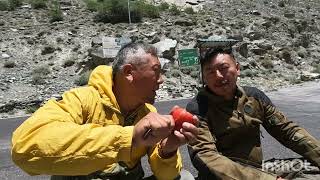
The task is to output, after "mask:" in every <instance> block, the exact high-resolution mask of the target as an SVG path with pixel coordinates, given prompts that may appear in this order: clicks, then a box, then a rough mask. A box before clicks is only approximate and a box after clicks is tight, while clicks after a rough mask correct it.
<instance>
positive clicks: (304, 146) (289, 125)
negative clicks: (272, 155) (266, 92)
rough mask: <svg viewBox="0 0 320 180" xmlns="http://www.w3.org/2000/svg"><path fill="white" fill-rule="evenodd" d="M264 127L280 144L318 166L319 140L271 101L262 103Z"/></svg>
mask: <svg viewBox="0 0 320 180" xmlns="http://www.w3.org/2000/svg"><path fill="white" fill-rule="evenodd" d="M263 106H264V111H265V119H264V121H263V126H264V128H265V129H266V130H267V131H268V132H269V133H270V134H271V135H272V136H273V137H274V138H275V139H277V140H278V141H279V142H280V143H281V144H283V145H284V146H286V147H287V148H289V149H291V150H293V151H294V152H296V153H298V154H300V155H302V156H303V157H305V158H306V159H308V160H309V161H310V162H312V163H313V164H314V165H315V166H318V167H320V142H319V141H318V140H316V139H315V138H314V137H313V136H312V135H310V134H309V133H308V132H307V131H306V130H305V129H303V128H301V127H300V126H298V125H297V124H296V123H294V122H292V121H289V120H288V119H287V118H286V117H285V115H284V114H283V113H282V112H280V111H279V110H278V109H277V108H276V107H275V106H274V105H272V103H264V104H263Z"/></svg>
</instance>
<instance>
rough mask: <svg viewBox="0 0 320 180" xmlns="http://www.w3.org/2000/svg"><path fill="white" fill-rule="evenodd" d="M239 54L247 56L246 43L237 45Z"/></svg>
mask: <svg viewBox="0 0 320 180" xmlns="http://www.w3.org/2000/svg"><path fill="white" fill-rule="evenodd" d="M239 54H240V55H241V56H243V57H245V58H247V57H248V43H242V44H241V45H240V46H239Z"/></svg>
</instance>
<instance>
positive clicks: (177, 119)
mask: <svg viewBox="0 0 320 180" xmlns="http://www.w3.org/2000/svg"><path fill="white" fill-rule="evenodd" d="M170 114H171V115H172V117H173V119H174V123H175V126H174V129H175V130H177V131H179V130H180V129H181V128H182V124H183V123H184V122H188V123H191V124H193V125H197V120H196V118H194V117H193V115H192V114H191V113H189V112H188V111H186V110H185V109H183V108H181V107H179V106H174V107H173V108H172V110H171V113H170Z"/></svg>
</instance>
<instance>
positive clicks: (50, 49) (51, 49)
mask: <svg viewBox="0 0 320 180" xmlns="http://www.w3.org/2000/svg"><path fill="white" fill-rule="evenodd" d="M55 50H56V49H55V48H54V47H52V46H50V45H47V46H44V48H43V49H42V50H41V55H46V54H51V53H54V51H55Z"/></svg>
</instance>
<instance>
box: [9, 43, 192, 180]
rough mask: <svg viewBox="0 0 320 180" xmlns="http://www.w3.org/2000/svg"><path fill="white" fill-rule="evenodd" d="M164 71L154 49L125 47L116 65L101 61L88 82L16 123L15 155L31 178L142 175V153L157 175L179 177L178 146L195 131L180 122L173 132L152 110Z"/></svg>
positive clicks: (169, 118)
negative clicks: (46, 175)
mask: <svg viewBox="0 0 320 180" xmlns="http://www.w3.org/2000/svg"><path fill="white" fill-rule="evenodd" d="M161 76H162V75H161V65H160V62H159V60H158V57H157V53H156V49H155V48H154V47H152V46H149V45H146V44H143V43H132V44H128V45H126V46H124V47H123V48H122V49H121V50H120V51H119V53H118V55H117V57H116V60H115V62H114V64H113V67H110V66H105V65H102V66H98V67H97V68H95V69H94V71H93V72H92V73H91V75H90V78H89V82H88V86H86V87H80V88H75V89H72V90H70V91H67V92H65V93H64V94H63V96H62V99H60V100H49V101H48V102H47V103H46V104H45V105H44V106H43V107H41V108H40V109H39V110H37V111H36V112H35V113H34V114H33V115H32V116H31V117H30V118H29V119H27V120H26V121H25V122H24V123H23V124H22V125H21V126H20V127H18V128H17V130H16V131H15V132H14V133H13V137H12V160H13V161H14V162H15V163H16V165H18V166H19V167H21V168H22V169H23V170H24V171H26V172H27V173H29V174H30V175H37V174H49V175H56V176H53V178H52V179H68V180H71V179H74V180H75V179H98V178H101V179H111V180H116V179H130V180H133V179H141V178H143V176H144V175H143V171H142V168H141V165H140V159H141V157H143V156H144V155H146V154H147V155H148V157H149V163H150V165H151V170H152V172H153V173H154V177H155V178H157V179H160V180H169V179H174V178H177V177H178V176H179V174H180V171H181V168H182V162H181V156H180V153H179V152H178V147H179V146H180V145H182V144H185V143H186V142H187V141H188V140H192V139H194V138H195V136H196V135H197V128H196V127H195V126H194V125H192V124H190V123H185V124H184V126H183V128H182V129H181V130H180V131H173V128H174V121H173V119H172V116H171V115H160V114H158V113H156V109H155V108H154V107H153V106H152V105H151V104H153V103H154V100H155V95H156V90H158V89H159V85H160V84H161V83H163V79H162V77H161ZM164 172H165V173H164ZM191 177H192V176H191Z"/></svg>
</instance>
